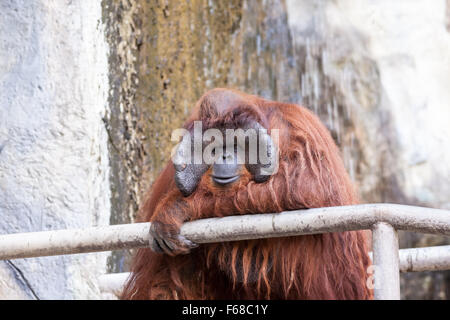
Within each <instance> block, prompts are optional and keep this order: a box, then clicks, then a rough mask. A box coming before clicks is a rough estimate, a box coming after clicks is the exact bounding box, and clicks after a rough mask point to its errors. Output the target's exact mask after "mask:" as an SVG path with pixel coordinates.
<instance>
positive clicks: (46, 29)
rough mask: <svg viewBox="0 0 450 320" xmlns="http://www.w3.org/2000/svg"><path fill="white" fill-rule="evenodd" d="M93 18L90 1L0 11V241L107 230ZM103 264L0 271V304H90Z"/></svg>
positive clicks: (60, 260)
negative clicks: (4, 236) (1, 237)
mask: <svg viewBox="0 0 450 320" xmlns="http://www.w3.org/2000/svg"><path fill="white" fill-rule="evenodd" d="M101 18H102V8H101V3H100V2H98V1H90V0H82V1H60V0H52V1H51V0H33V1H28V0H14V1H12V0H11V1H10V0H5V1H1V2H0V30H1V32H0V150H1V151H0V217H1V219H0V233H14V232H29V231H40V230H50V229H65V228H79V227H88V226H97V225H105V224H108V223H109V216H110V188H109V182H108V181H109V165H108V152H107V134H106V130H105V126H104V123H103V121H102V118H103V117H104V116H105V113H106V110H107V97H108V88H109V81H108V60H107V54H108V47H107V45H106V41H105V36H104V30H103V25H102V22H101ZM106 256H107V253H104V254H92V255H74V256H58V257H48V258H36V259H21V260H13V261H11V262H0V279H1V280H0V298H14V297H26V298H36V296H37V297H39V298H41V299H73V298H96V297H99V291H98V288H97V284H96V277H97V276H98V275H99V274H101V273H104V272H105V271H106ZM11 263H12V264H13V265H12V264H11Z"/></svg>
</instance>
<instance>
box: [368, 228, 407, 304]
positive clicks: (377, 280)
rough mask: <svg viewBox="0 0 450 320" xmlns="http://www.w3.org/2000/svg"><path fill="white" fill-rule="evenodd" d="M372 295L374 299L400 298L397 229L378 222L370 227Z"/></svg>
mask: <svg viewBox="0 0 450 320" xmlns="http://www.w3.org/2000/svg"><path fill="white" fill-rule="evenodd" d="M372 244H373V264H374V295H375V299H376V300H399V299H400V270H399V254H398V236H397V231H396V230H395V229H394V227H392V226H391V225H390V224H388V223H385V222H378V223H376V224H375V225H374V226H373V229H372Z"/></svg>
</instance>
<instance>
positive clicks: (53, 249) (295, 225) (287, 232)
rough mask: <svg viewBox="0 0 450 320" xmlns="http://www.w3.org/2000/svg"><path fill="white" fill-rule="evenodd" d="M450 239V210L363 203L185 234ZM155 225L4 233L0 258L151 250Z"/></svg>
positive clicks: (186, 227) (204, 238) (223, 222)
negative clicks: (388, 228)
mask: <svg viewBox="0 0 450 320" xmlns="http://www.w3.org/2000/svg"><path fill="white" fill-rule="evenodd" d="M377 222H386V223H388V224H390V225H392V226H393V227H394V228H395V229H402V230H409V231H416V232H423V233H432V234H441V235H450V211H448V210H440V209H431V208H423V207H413V206H405V205H397V204H363V205H355V206H342V207H328V208H315V209H306V210H295V211H286V212H282V213H275V214H252V215H242V216H229V217H224V218H210V219H202V220H196V221H192V222H187V223H185V224H183V226H182V227H181V231H180V232H181V234H182V235H183V236H185V237H186V238H188V239H190V240H192V241H194V242H197V243H211V242H223V241H236V240H245V239H258V238H273V237H284V236H295V235H303V234H316V233H325V232H340V231H345V230H360V229H370V228H371V227H372V226H373V225H374V224H375V223H377ZM149 227H150V223H136V224H128V225H115V226H105V227H94V228H86V229H78V230H58V231H44V232H32V233H17V234H7V235H0V260H2V259H3V260H4V259H16V258H29V257H38V256H51V255H60V254H73V253H83V252H96V251H108V250H118V249H128V248H136V247H145V246H147V245H148V243H149V240H150V236H149V233H148V230H149Z"/></svg>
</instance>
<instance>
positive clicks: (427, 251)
mask: <svg viewBox="0 0 450 320" xmlns="http://www.w3.org/2000/svg"><path fill="white" fill-rule="evenodd" d="M370 255H371V256H372V253H370ZM399 256H400V272H419V271H438V270H450V246H436V247H426V248H412V249H400V250H399ZM129 276H130V273H129V272H121V273H107V274H104V275H101V276H100V277H99V287H100V290H101V291H102V292H107V293H113V294H115V295H116V296H118V295H120V293H121V291H122V288H123V285H124V283H125V281H126V280H127V279H128V277H129Z"/></svg>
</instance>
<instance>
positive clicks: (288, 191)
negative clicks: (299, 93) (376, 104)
mask: <svg viewBox="0 0 450 320" xmlns="http://www.w3.org/2000/svg"><path fill="white" fill-rule="evenodd" d="M247 118H252V119H256V120H257V121H259V122H260V123H263V124H264V126H266V128H267V129H269V130H270V129H275V128H276V129H279V130H280V131H279V151H280V154H279V168H278V171H277V172H276V173H275V174H274V175H273V176H272V177H271V178H270V179H269V180H268V181H266V182H263V183H255V182H254V181H253V180H252V177H251V174H250V173H249V172H247V171H245V172H243V174H242V176H241V179H240V180H239V182H238V183H236V184H235V185H233V187H230V188H226V189H224V188H219V187H216V186H214V185H213V184H212V183H211V180H210V177H209V174H208V173H207V174H204V176H203V177H202V179H201V181H200V183H199V185H198V186H197V189H196V191H195V192H194V193H192V194H191V195H189V196H188V197H183V196H182V195H181V194H180V192H179V190H177V187H176V186H175V183H174V168H173V164H172V163H171V162H169V163H168V164H167V166H166V168H165V169H164V171H163V172H162V173H161V175H160V176H159V178H158V179H157V180H156V182H155V183H154V185H153V188H152V189H151V191H150V192H149V194H148V197H147V200H146V201H145V203H144V205H143V206H142V208H141V216H140V220H141V221H160V220H163V221H164V222H165V223H171V224H173V225H174V226H175V227H176V228H179V226H180V225H181V223H183V222H184V221H190V220H195V219H201V218H208V217H222V216H228V215H237V214H252V213H271V212H281V211H285V210H295V209H303V208H304V209H306V208H317V207H327V206H342V205H351V204H356V203H357V202H358V201H357V196H356V193H355V189H354V187H353V185H352V183H351V180H350V178H349V176H348V174H347V173H346V170H345V168H344V165H343V162H342V159H341V157H340V154H339V150H338V148H337V147H336V145H335V143H334V141H333V139H332V138H331V136H330V134H329V132H328V130H327V129H326V128H325V127H324V126H323V125H322V123H321V122H320V120H319V119H318V118H317V117H316V116H315V115H314V114H312V113H311V112H310V111H309V110H307V109H305V108H303V107H300V106H298V105H294V104H286V103H280V102H274V101H269V100H265V99H262V98H260V97H257V96H252V95H247V94H245V93H242V92H239V91H236V90H229V89H214V90H212V91H209V92H208V93H206V94H205V95H204V96H203V97H202V98H201V99H200V100H199V102H198V103H197V106H196V108H195V109H194V112H193V114H192V115H191V117H190V118H189V119H188V121H187V122H186V127H189V126H191V125H192V122H193V121H194V120H198V121H202V122H203V123H204V124H205V126H206V127H211V126H214V125H217V124H222V125H223V124H227V123H228V124H229V123H236V122H242V121H245V119H247ZM180 199H181V200H180ZM176 201H183V204H184V205H183V206H176V208H175V207H173V206H171V204H172V203H174V202H176ZM174 211H176V214H174V213H173V212H174ZM179 217H183V219H182V220H180V219H179ZM369 265H370V259H369V257H368V249H367V246H366V239H365V236H364V233H363V232H361V231H349V232H339V233H326V234H318V235H305V236H295V237H285V238H272V239H261V240H248V241H236V242H226V243H214V244H205V245H201V246H199V247H198V248H196V249H194V250H192V252H191V253H190V254H187V255H179V256H168V255H162V254H158V253H154V252H152V251H151V250H150V249H139V250H138V252H137V254H136V256H135V259H134V262H133V265H132V269H131V272H132V273H131V277H130V278H129V280H128V281H127V284H126V286H125V288H124V290H123V295H122V298H123V299H371V298H372V291H371V290H370V289H369V288H367V286H366V281H367V268H368V267H369Z"/></svg>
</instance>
